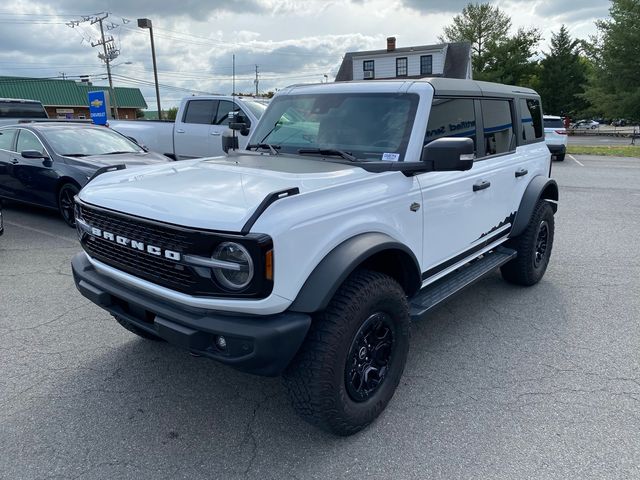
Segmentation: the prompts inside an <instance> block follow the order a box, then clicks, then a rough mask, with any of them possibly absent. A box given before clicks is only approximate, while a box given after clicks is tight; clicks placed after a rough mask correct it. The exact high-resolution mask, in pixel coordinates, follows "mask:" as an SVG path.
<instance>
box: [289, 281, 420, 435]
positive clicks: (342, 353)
mask: <svg viewBox="0 0 640 480" xmlns="http://www.w3.org/2000/svg"><path fill="white" fill-rule="evenodd" d="M377 312H381V313H377ZM376 315H381V316H382V317H381V318H384V319H385V322H388V323H389V325H390V328H389V331H390V332H392V338H393V343H392V346H391V347H390V352H391V353H390V355H389V361H388V368H387V369H386V370H385V371H386V375H385V376H384V378H383V380H382V381H381V382H380V383H379V386H378V387H376V388H377V389H376V390H374V391H373V392H372V393H371V394H370V395H371V396H370V397H368V398H366V400H362V399H360V400H359V401H356V400H354V398H353V393H352V391H353V390H351V393H350V390H349V387H347V376H348V368H351V367H347V358H348V357H349V358H351V359H353V357H351V356H350V355H351V354H352V352H353V351H354V350H353V346H354V345H356V343H355V342H356V341H357V340H358V338H359V339H362V338H363V337H362V335H357V334H359V333H360V332H362V328H366V326H367V324H368V323H367V322H370V321H371V319H372V318H373V317H376ZM408 351H409V306H408V304H407V299H406V295H405V292H404V290H403V289H402V287H400V285H399V284H398V282H396V281H395V280H394V279H393V278H391V277H389V276H388V275H384V274H382V273H378V272H373V271H369V270H357V271H356V272H354V273H353V274H352V275H351V276H350V277H349V278H348V279H347V280H346V281H345V282H344V284H343V285H342V286H341V287H340V288H339V289H338V291H337V292H336V294H335V295H334V297H333V299H332V300H331V302H330V303H329V306H328V307H327V309H326V310H325V311H324V312H321V313H319V314H317V315H316V316H315V317H314V320H313V323H312V325H311V328H310V330H309V333H308V335H307V337H306V339H305V341H304V343H303V345H302V347H301V348H300V350H299V352H298V353H297V355H296V357H295V358H294V359H293V361H292V362H291V364H290V365H289V367H288V368H287V370H286V371H285V373H284V384H285V387H286V389H287V391H288V394H289V398H290V400H291V402H292V404H293V408H294V409H295V410H296V412H297V413H298V414H299V415H300V416H302V418H304V419H305V420H306V421H308V422H309V423H311V424H313V425H316V426H318V427H320V428H322V429H324V430H326V431H329V432H331V433H334V434H337V435H342V436H346V435H352V434H354V433H356V432H358V431H359V430H362V429H363V428H365V427H366V426H367V425H369V424H370V423H371V422H373V421H374V420H375V419H376V417H378V415H380V413H381V412H382V411H383V410H384V409H385V407H386V406H387V404H388V403H389V401H390V400H391V398H392V397H393V394H394V392H395V390H396V387H397V386H398V383H399V381H400V377H401V376H402V372H403V370H404V365H405V363H406V359H407V353H408ZM372 357H373V356H372ZM349 365H351V363H350V364H349Z"/></svg>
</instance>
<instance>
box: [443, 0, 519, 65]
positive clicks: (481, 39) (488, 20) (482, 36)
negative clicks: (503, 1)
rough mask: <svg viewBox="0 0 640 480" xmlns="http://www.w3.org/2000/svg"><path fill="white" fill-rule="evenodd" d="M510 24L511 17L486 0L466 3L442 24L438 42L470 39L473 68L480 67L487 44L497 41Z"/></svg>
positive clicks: (484, 57) (485, 58) (502, 36)
mask: <svg viewBox="0 0 640 480" xmlns="http://www.w3.org/2000/svg"><path fill="white" fill-rule="evenodd" d="M510 28H511V18H510V17H509V16H508V15H507V14H506V13H504V12H503V11H502V10H500V9H499V8H498V7H494V6H492V5H490V4H489V3H469V4H468V5H467V6H466V7H464V8H463V9H462V13H461V14H459V15H456V16H455V17H453V23H452V24H451V25H449V26H447V27H444V34H443V35H441V36H440V41H442V42H470V43H471V48H472V52H473V53H472V61H473V70H474V72H476V71H483V70H484V68H485V61H486V60H487V55H486V51H487V47H488V46H489V45H490V44H493V45H498V44H500V43H501V42H502V41H504V39H505V38H506V36H507V33H508V32H509V29H510Z"/></svg>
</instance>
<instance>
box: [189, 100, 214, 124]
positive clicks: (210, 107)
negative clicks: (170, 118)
mask: <svg viewBox="0 0 640 480" xmlns="http://www.w3.org/2000/svg"><path fill="white" fill-rule="evenodd" d="M217 103H218V101H217V100H191V101H190V102H189V103H187V111H186V112H185V113H184V119H183V120H182V121H183V122H184V123H200V124H204V125H211V124H212V123H213V115H214V113H215V111H216V106H217V105H216V104H217Z"/></svg>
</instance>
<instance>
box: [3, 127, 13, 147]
mask: <svg viewBox="0 0 640 480" xmlns="http://www.w3.org/2000/svg"><path fill="white" fill-rule="evenodd" d="M15 133H16V131H15V129H13V128H11V129H9V128H6V129H4V130H0V149H1V150H13V136H14V135H15Z"/></svg>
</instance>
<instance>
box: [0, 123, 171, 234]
mask: <svg viewBox="0 0 640 480" xmlns="http://www.w3.org/2000/svg"><path fill="white" fill-rule="evenodd" d="M171 161H172V160H171V159H169V158H167V157H165V156H164V155H160V154H158V153H152V152H148V151H147V150H146V149H144V148H142V147H140V146H139V145H138V144H136V143H134V142H132V141H131V140H129V139H128V138H127V137H125V136H124V135H121V134H119V133H118V132H115V131H113V130H111V129H109V128H106V127H99V126H95V125H91V124H80V123H65V122H46V123H28V124H20V125H12V126H6V127H2V128H0V197H4V198H7V199H11V200H17V201H20V202H24V203H31V204H34V205H40V206H43V207H47V208H53V209H57V210H58V211H59V212H60V215H61V216H62V218H63V219H64V221H65V222H67V224H68V225H70V226H74V225H75V219H74V211H73V210H74V202H73V199H74V197H75V195H76V194H77V193H78V192H79V191H80V189H81V188H82V187H83V186H84V185H85V184H86V183H87V182H88V181H89V179H90V178H91V176H92V175H93V174H94V173H95V172H96V171H97V170H98V169H99V168H102V167H105V166H110V165H116V164H123V163H124V164H125V165H127V167H133V166H137V165H150V164H156V163H166V162H171Z"/></svg>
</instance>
